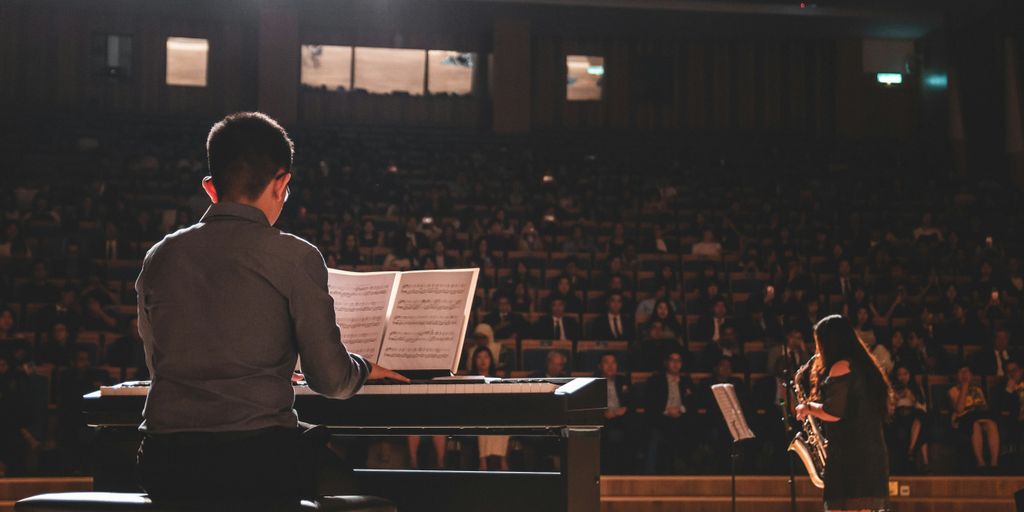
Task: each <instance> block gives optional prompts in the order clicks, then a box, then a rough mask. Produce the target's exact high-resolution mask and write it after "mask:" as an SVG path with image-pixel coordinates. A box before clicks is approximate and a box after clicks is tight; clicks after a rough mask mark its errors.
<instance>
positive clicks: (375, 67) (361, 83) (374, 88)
mask: <svg viewBox="0 0 1024 512" xmlns="http://www.w3.org/2000/svg"><path fill="white" fill-rule="evenodd" d="M355 54H356V55H355V56H356V66H355V67H356V71H355V88H356V89H363V90H365V91H366V92H369V93H373V94H393V93H406V94H411V95H415V96H420V95H422V94H423V81H424V76H423V75H424V72H425V70H426V56H425V55H424V54H425V52H424V51H423V50H407V49H400V48H365V47H357V48H356V52H355Z"/></svg>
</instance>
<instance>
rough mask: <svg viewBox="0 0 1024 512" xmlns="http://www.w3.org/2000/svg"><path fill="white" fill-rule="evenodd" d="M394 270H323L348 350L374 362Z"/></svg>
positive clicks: (377, 351)
mask: <svg viewBox="0 0 1024 512" xmlns="http://www.w3.org/2000/svg"><path fill="white" fill-rule="evenodd" d="M397 277H398V272H346V271H344V270H334V269H330V268H329V269H327V291H328V292H330V294H331V298H333V299H334V318H335V319H336V321H337V322H338V327H339V328H340V329H341V341H342V342H344V343H345V348H347V349H348V351H349V352H355V353H356V354H359V355H361V356H363V357H365V358H366V359H368V360H370V361H373V362H377V359H378V357H379V355H380V345H381V339H382V338H383V336H384V327H385V326H386V325H387V313H388V306H389V305H390V303H391V298H392V294H393V291H394V289H395V283H396V282H397V281H398V280H397Z"/></svg>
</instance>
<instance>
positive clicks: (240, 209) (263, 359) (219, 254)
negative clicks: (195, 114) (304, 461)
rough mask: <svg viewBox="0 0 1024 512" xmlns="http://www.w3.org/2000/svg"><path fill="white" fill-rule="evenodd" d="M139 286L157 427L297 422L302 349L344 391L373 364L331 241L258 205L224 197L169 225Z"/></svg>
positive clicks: (148, 416) (305, 360)
mask: <svg viewBox="0 0 1024 512" xmlns="http://www.w3.org/2000/svg"><path fill="white" fill-rule="evenodd" d="M135 289H136V291H137V292H138V297H139V332H140V334H141V335H142V339H143V342H144V344H145V349H146V364H147V365H148V366H149V371H150V375H151V376H152V380H153V385H152V388H150V391H149V397H148V399H147V400H146V407H145V410H144V411H143V417H144V421H143V423H142V426H141V427H140V430H143V431H145V432H151V433H169V432H189V431H194V432H231V431H247V430H256V429H261V428H267V427H278V426H280V427H292V428H294V427H295V426H296V425H297V418H296V415H295V411H294V410H293V409H292V406H293V404H294V401H295V394H294V391H293V390H292V384H291V375H292V370H294V368H295V361H296V356H297V355H301V356H302V369H303V372H304V373H305V376H306V380H307V381H308V382H309V385H310V387H311V388H312V389H313V390H314V391H316V392H318V393H321V394H324V395H327V396H329V397H332V398H346V397H349V396H351V395H353V394H355V393H356V391H358V390H359V388H360V387H362V385H363V383H364V382H365V381H366V377H367V376H368V375H369V371H370V367H369V363H368V362H367V361H366V360H365V359H363V358H362V357H361V356H358V355H355V354H349V353H348V351H347V350H345V346H344V345H343V344H342V343H341V334H340V332H339V330H338V326H337V324H336V323H335V317H334V301H333V299H332V298H331V296H330V295H329V294H328V293H327V267H326V266H325V265H324V260H323V257H322V256H321V255H320V251H318V250H317V249H316V247H314V246H312V245H310V244H309V243H307V242H305V241H303V240H301V239H299V238H297V237H295V236H292V235H289V234H287V233H284V232H282V231H280V230H278V229H275V228H273V227H272V226H270V224H269V223H268V222H267V218H266V216H265V215H264V214H263V212H262V211H260V210H258V209H256V208H254V207H251V206H246V205H242V204H238V203H229V202H225V203H218V204H215V205H213V206H211V207H210V209H209V210H207V212H206V214H205V215H204V216H203V218H202V219H201V220H200V221H199V222H198V223H197V224H195V225H193V226H191V227H189V228H185V229H182V230H180V231H178V232H176V233H172V234H170V235H167V237H165V238H164V239H163V241H161V242H160V243H158V244H156V245H154V246H153V248H152V249H150V251H149V253H148V254H146V259H145V261H144V262H143V267H142V272H141V273H140V274H139V278H138V281H136V283H135Z"/></svg>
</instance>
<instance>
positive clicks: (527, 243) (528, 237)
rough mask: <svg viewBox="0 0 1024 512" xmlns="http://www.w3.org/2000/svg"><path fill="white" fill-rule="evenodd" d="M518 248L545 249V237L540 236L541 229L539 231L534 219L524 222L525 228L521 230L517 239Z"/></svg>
mask: <svg viewBox="0 0 1024 512" xmlns="http://www.w3.org/2000/svg"><path fill="white" fill-rule="evenodd" d="M516 248H517V249H518V250H520V251H534V252H536V251H543V250H544V239H543V238H542V237H541V236H540V231H537V228H536V227H535V226H534V225H533V221H532V220H528V221H526V224H523V229H522V230H520V231H519V237H518V238H517V239H516Z"/></svg>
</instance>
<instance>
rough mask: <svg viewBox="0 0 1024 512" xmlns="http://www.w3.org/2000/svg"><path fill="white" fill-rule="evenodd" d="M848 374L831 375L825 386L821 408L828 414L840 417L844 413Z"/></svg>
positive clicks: (848, 387) (848, 380) (848, 390)
mask: <svg viewBox="0 0 1024 512" xmlns="http://www.w3.org/2000/svg"><path fill="white" fill-rule="evenodd" d="M848 375H849V374H846V375H843V376H840V377H833V378H830V379H829V380H828V386H826V387H825V397H824V400H823V401H822V404H821V409H822V410H823V411H825V412H827V413H828V414H830V415H832V416H835V417H836V418H840V419H842V418H843V417H844V416H845V415H846V403H847V396H848V395H849V393H850V379H849V378H848Z"/></svg>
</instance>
